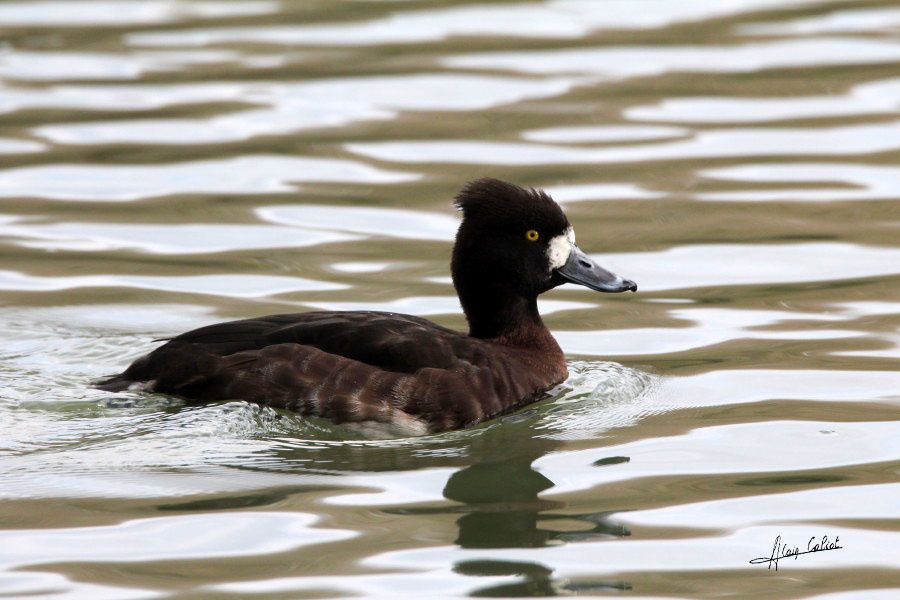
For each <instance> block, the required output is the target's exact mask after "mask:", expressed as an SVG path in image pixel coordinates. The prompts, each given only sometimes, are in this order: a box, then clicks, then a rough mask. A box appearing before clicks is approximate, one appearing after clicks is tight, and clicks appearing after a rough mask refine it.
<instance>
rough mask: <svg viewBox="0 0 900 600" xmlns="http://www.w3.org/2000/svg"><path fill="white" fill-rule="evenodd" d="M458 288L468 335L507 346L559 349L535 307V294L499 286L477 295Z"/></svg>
mask: <svg viewBox="0 0 900 600" xmlns="http://www.w3.org/2000/svg"><path fill="white" fill-rule="evenodd" d="M459 291H460V302H461V303H462V306H463V311H465V313H466V320H467V321H468V322H469V335H470V336H472V337H476V338H480V339H488V340H493V341H496V342H498V343H501V344H506V345H509V346H522V347H530V348H542V349H551V350H559V346H558V345H557V343H556V340H555V339H553V336H552V335H551V334H550V331H549V330H548V329H547V326H546V325H544V321H543V319H541V315H540V313H538V308H537V296H536V295H533V296H523V295H520V294H515V293H511V292H509V291H508V290H502V289H498V288H496V287H495V288H493V289H492V288H490V287H488V288H483V289H480V290H478V293H477V294H473V295H471V296H470V295H468V294H464V293H462V292H463V291H462V290H459Z"/></svg>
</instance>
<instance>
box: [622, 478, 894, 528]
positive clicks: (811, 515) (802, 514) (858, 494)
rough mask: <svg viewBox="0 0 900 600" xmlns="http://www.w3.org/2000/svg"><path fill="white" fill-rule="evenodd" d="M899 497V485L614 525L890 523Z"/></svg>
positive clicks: (761, 500) (819, 492) (725, 505)
mask: <svg viewBox="0 0 900 600" xmlns="http://www.w3.org/2000/svg"><path fill="white" fill-rule="evenodd" d="M898 495H900V484H885V485H860V486H852V487H833V488H823V489H815V490H803V491H801V492H791V493H787V494H766V495H763V496H750V497H745V498H729V499H725V500H715V501H711V502H697V503H694V504H686V505H675V506H667V507H666V508H658V509H654V510H639V511H634V512H625V513H622V514H620V515H618V516H617V520H618V521H621V522H624V523H627V524H630V525H640V526H645V527H647V526H649V527H696V526H697V525H700V526H702V527H704V528H716V529H733V528H735V527H736V526H738V527H748V526H751V525H757V524H760V523H777V522H784V521H834V520H837V519H892V518H894V517H895V516H896V514H897V497H898Z"/></svg>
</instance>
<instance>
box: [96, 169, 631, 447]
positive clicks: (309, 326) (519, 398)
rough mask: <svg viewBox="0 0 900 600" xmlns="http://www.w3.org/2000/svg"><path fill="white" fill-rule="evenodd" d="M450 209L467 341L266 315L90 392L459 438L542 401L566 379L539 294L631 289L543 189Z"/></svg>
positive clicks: (399, 321) (489, 186) (379, 324)
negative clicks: (130, 393)
mask: <svg viewBox="0 0 900 600" xmlns="http://www.w3.org/2000/svg"><path fill="white" fill-rule="evenodd" d="M455 205H456V207H457V208H458V209H459V210H460V211H461V212H462V222H461V224H460V226H459V230H458V232H457V234H456V243H455V245H454V247H453V255H452V260H451V271H452V275H453V285H454V286H455V288H456V291H457V294H458V295H459V300H460V303H461V304H462V308H463V311H464V312H465V315H466V320H467V321H468V324H469V331H468V333H463V332H460V331H454V330H451V329H447V328H445V327H441V326H439V325H437V324H435V323H432V322H431V321H428V320H427V319H422V318H419V317H414V316H411V315H404V314H396V313H386V312H374V311H346V312H306V313H297V314H283V315H271V316H266V317H259V318H254V319H245V320H240V321H230V322H226V323H218V324H215V325H209V326H207V327H201V328H199V329H195V330H193V331H188V332H187V333H183V334H181V335H179V336H177V337H174V338H171V339H169V340H168V341H167V343H166V344H164V345H163V346H160V347H159V348H157V349H156V350H154V351H152V352H150V353H149V354H147V355H145V356H142V357H141V358H138V359H137V360H135V361H134V363H132V364H131V366H129V367H128V368H127V369H126V370H125V371H124V372H123V373H121V374H119V375H116V376H114V377H112V378H110V379H107V380H106V381H102V382H100V383H98V384H97V387H99V388H100V389H103V390H108V391H122V390H127V389H132V390H144V391H151V392H160V393H165V394H172V395H176V396H181V397H183V398H185V399H188V400H189V401H198V402H206V401H214V400H235V399H240V400H246V401H248V402H256V403H258V404H263V405H267V406H271V407H275V408H284V409H290V410H294V411H297V412H299V413H301V414H303V415H316V416H320V417H325V418H329V419H332V420H333V421H335V422H338V423H369V422H375V423H378V424H382V425H385V426H392V427H399V429H400V430H401V431H405V432H409V433H426V432H438V431H445V430H450V429H459V428H463V427H467V426H470V425H474V424H475V423H479V422H481V421H485V420H487V419H490V418H492V417H495V416H497V415H500V414H502V413H506V412H509V411H511V410H514V409H516V408H519V407H521V406H524V405H526V404H529V403H531V402H534V401H536V400H537V399H539V398H540V397H541V396H542V395H543V394H544V392H546V391H547V390H548V389H550V388H551V387H553V386H555V385H557V384H559V383H561V382H562V381H564V380H565V379H566V377H567V375H568V371H567V368H566V361H565V356H564V355H563V352H562V350H561V349H560V347H559V345H558V344H557V343H556V340H555V339H554V338H553V336H552V335H551V334H550V331H549V330H548V329H547V327H546V326H545V325H544V322H543V321H542V320H541V316H540V314H539V313H538V308H537V297H538V295H540V294H542V293H544V292H546V291H548V290H550V289H552V288H554V287H557V286H559V285H561V284H563V283H565V282H572V283H576V284H579V285H583V286H586V287H588V288H590V289H592V290H597V291H600V292H624V291H627V290H631V291H636V290H637V285H635V283H634V282H632V281H629V280H627V279H623V278H621V277H619V276H618V275H615V274H613V273H611V272H609V271H607V270H606V269H604V268H602V267H600V266H599V265H598V264H597V263H595V262H594V261H593V260H592V259H591V258H589V257H588V256H586V255H585V254H584V253H583V252H582V251H581V250H580V249H579V248H578V246H577V245H576V244H575V233H574V231H573V229H572V226H571V225H570V224H569V221H568V219H567V218H566V215H565V214H564V213H563V211H562V209H561V208H560V207H559V205H558V204H557V203H556V202H555V201H554V200H553V199H552V198H551V197H550V196H549V195H548V194H547V193H545V192H543V191H540V190H536V189H525V188H521V187H519V186H516V185H513V184H511V183H506V182H503V181H499V180H496V179H480V180H477V181H472V182H470V183H468V184H467V185H466V186H465V187H464V188H463V189H462V191H460V192H459V194H457V196H456V198H455Z"/></svg>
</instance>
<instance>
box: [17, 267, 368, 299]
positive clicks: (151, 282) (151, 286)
mask: <svg viewBox="0 0 900 600" xmlns="http://www.w3.org/2000/svg"><path fill="white" fill-rule="evenodd" d="M94 287H106V288H117V287H118V288H134V289H142V290H155V291H161V292H176V293H184V294H208V295H213V296H224V297H234V298H260V297H264V296H272V295H275V294H284V293H288V292H310V291H328V290H343V289H347V288H348V287H350V286H348V285H345V284H342V283H332V282H328V281H315V280H312V279H303V278H301V277H285V276H278V275H238V274H223V275H185V276H164V275H76V276H64V277H43V276H39V275H29V274H27V273H19V272H17V271H0V290H4V291H16V292H51V291H60V290H71V289H77V288H94Z"/></svg>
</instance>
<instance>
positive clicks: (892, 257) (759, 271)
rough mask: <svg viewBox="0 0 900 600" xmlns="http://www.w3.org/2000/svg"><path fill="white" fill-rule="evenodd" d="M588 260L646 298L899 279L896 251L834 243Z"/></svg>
mask: <svg viewBox="0 0 900 600" xmlns="http://www.w3.org/2000/svg"><path fill="white" fill-rule="evenodd" d="M592 258H594V259H595V260H596V261H597V262H598V263H600V264H601V265H604V266H605V267H607V268H609V269H611V270H612V271H614V272H616V273H621V274H623V276H626V275H627V276H628V277H629V278H630V279H634V280H635V281H637V282H638V285H639V286H640V289H641V290H642V291H647V292H655V291H660V290H675V289H690V288H702V287H719V286H726V285H773V284H794V283H802V282H808V281H837V280H843V279H859V278H863V277H879V276H886V275H896V274H898V273H900V248H896V247H880V246H859V245H855V244H844V243H837V242H810V243H804V244H699V245H691V246H677V247H674V248H669V249H667V250H661V251H656V252H619V253H614V254H612V253H611V254H594V255H592ZM568 287H571V288H572V289H583V288H577V287H574V286H568Z"/></svg>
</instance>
